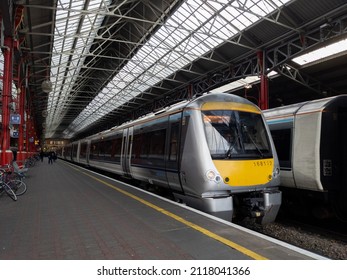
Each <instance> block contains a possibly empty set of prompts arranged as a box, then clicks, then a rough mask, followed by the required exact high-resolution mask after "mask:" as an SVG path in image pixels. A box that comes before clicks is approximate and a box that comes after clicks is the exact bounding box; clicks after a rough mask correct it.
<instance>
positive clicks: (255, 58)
mask: <svg viewBox="0 0 347 280" xmlns="http://www.w3.org/2000/svg"><path fill="white" fill-rule="evenodd" d="M15 2H17V4H18V5H22V6H23V7H24V9H25V11H24V19H23V21H22V23H21V27H20V30H19V34H22V35H24V36H25V42H24V43H23V45H22V52H23V53H26V54H27V55H28V57H30V61H31V69H32V70H31V71H33V74H32V75H31V77H30V80H29V84H28V86H29V87H30V86H31V87H32V92H33V97H32V102H33V109H34V111H35V119H36V120H37V121H38V122H39V126H40V127H42V129H41V133H42V134H43V136H44V138H46V139H47V138H66V139H78V138H80V137H84V136H86V135H90V134H92V133H96V132H99V131H101V130H104V129H107V128H111V127H113V126H117V125H120V124H121V123H123V122H125V121H127V120H131V119H134V118H137V117H139V116H141V115H144V114H147V113H150V112H151V111H153V110H156V109H159V108H161V107H165V106H167V105H169V104H171V103H173V102H175V101H180V100H182V99H188V98H192V97H193V96H195V95H199V94H202V93H203V92H206V91H210V90H212V91H216V90H217V91H218V89H217V88H219V87H221V86H223V87H222V88H221V89H220V90H227V91H229V92H230V91H231V92H232V91H235V93H236V94H238V95H243V96H245V95H247V92H246V90H245V89H247V88H248V89H250V88H251V87H252V84H254V83H257V82H258V81H259V75H260V73H265V74H269V77H270V79H273V81H276V82H274V83H272V84H273V86H272V84H271V83H270V102H272V103H273V105H277V104H276V102H275V101H276V100H281V101H282V103H283V102H285V101H283V100H285V99H286V96H285V95H284V93H283V94H281V93H280V92H279V88H280V87H281V86H280V84H281V83H282V89H283V82H285V81H286V82H287V83H289V79H291V80H298V79H297V76H294V77H293V73H296V74H295V75H298V74H297V73H299V74H300V75H302V72H304V73H305V75H307V76H308V77H309V78H310V79H313V80H318V83H319V84H320V89H319V91H320V92H317V91H318V90H317V89H316V88H314V86H312V84H310V82H308V81H309V80H307V78H306V80H305V79H304V78H303V79H304V82H306V84H308V88H309V89H306V90H307V91H308V92H312V94H311V95H310V97H307V95H305V94H304V95H303V97H302V98H305V97H306V98H319V97H321V96H322V94H324V93H323V92H328V91H329V90H330V89H331V88H333V90H332V92H333V93H332V94H340V93H342V88H343V86H344V85H342V84H341V85H339V88H334V85H333V84H332V82H331V81H329V76H327V74H326V73H327V72H329V71H331V70H330V69H326V68H322V69H320V68H319V67H321V66H319V67H317V66H316V67H313V66H312V65H313V64H317V63H314V62H315V61H316V60H317V53H313V51H314V50H315V51H316V52H318V49H320V47H322V46H326V45H330V44H331V43H335V42H338V41H340V40H343V39H345V37H346V34H345V30H346V25H345V23H346V21H345V18H344V15H345V14H346V11H347V3H346V1H344V0H332V1H314V0H296V1H293V0H233V1H228V0H205V1H202V0H185V1H182V0H153V1H149V0H136V1H135V0H134V1H132V0H113V1H112V0H56V1H43V0H32V1H15ZM47 2H51V3H47ZM339 24H341V25H339ZM338 25H339V26H338ZM324 32H325V33H327V34H326V35H325V33H324ZM329 32H330V35H329ZM322 34H323V35H322ZM322 36H323V37H322ZM346 44H347V43H346V41H342V47H341V45H340V46H339V47H337V49H338V51H335V52H334V51H332V52H330V53H329V54H328V55H327V54H321V51H319V52H320V55H321V57H320V61H322V60H326V57H327V56H329V57H330V58H331V59H338V57H341V56H342V55H345V52H346V51H345V50H344V46H345V45H346ZM309 52H310V53H311V57H312V55H313V57H314V58H313V59H311V60H310V61H308V59H310V58H307V57H304V56H301V55H302V54H305V53H309ZM312 53H313V54H312ZM261 58H262V59H263V60H262V61H260V60H261ZM295 59H296V60H295ZM300 59H301V60H300ZM341 63H342V62H339V63H337V66H336V67H340V69H343V66H345V64H343V65H342V64H341ZM335 65H336V64H335ZM310 67H313V68H310ZM305 69H307V71H306V72H305ZM310 69H314V70H310ZM344 69H346V68H344ZM310 71H311V72H310ZM319 71H320V72H319ZM324 71H325V72H324ZM46 72H47V73H46ZM270 73H271V74H270ZM315 74H316V75H315ZM324 75H325V76H324ZM339 75H340V76H343V75H344V73H343V70H340V72H339ZM286 76H287V77H286ZM288 76H292V77H288ZM337 76H338V75H335V76H334V77H337ZM271 77H272V78H271ZM277 77H279V78H277ZM284 77H285V78H284ZM305 77H306V76H305ZM47 79H48V80H49V81H50V82H51V83H52V89H51V90H50V92H49V93H48V94H47V93H46V94H45V93H43V92H42V89H40V88H39V85H42V82H43V81H45V80H47ZM341 80H342V78H341ZM235 81H237V82H238V84H236V86H235V83H232V82H235ZM291 82H292V83H295V82H294V81H291ZM297 82H298V83H299V84H300V83H301V85H303V84H304V82H303V81H302V80H301V81H297ZM335 82H338V81H335ZM231 85H233V86H231ZM306 86H307V85H306ZM310 86H311V88H310ZM323 88H324V90H323ZM253 90H254V88H253ZM296 92H298V91H296ZM248 94H249V95H252V94H253V95H254V93H252V91H251V90H250V91H248ZM286 94H289V93H288V92H287V93H286ZM329 94H330V92H329ZM246 97H247V96H246ZM252 97H253V96H252ZM253 98H254V97H253ZM271 98H272V99H271ZM295 100H300V98H293V97H291V98H288V102H294V101H295ZM270 105H271V104H270Z"/></svg>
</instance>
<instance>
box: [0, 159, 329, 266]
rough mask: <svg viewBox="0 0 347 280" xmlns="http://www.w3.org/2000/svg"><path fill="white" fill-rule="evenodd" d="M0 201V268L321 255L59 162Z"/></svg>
mask: <svg viewBox="0 0 347 280" xmlns="http://www.w3.org/2000/svg"><path fill="white" fill-rule="evenodd" d="M25 180H26V183H27V185H28V190H27V192H26V193H25V194H24V195H22V196H19V197H18V200H17V201H12V200H11V199H10V198H9V197H8V196H6V194H3V195H2V196H1V197H0V227H1V231H0V232H1V238H0V259H1V260H107V259H109V260H253V259H255V260H258V259H269V260H313V259H324V257H321V256H319V255H316V254H314V253H311V252H308V251H305V250H302V249H300V248H297V247H294V246H291V245H288V244H286V243H282V242H278V241H276V240H274V239H272V238H268V237H266V236H263V235H261V234H258V233H255V232H253V231H249V230H245V229H243V228H241V227H239V226H237V225H235V224H233V223H229V222H226V221H223V220H220V219H218V218H215V217H212V216H210V215H207V214H205V213H202V212H200V211H197V210H194V209H191V208H189V207H187V206H184V205H180V204H178V203H175V202H172V201H170V200H167V199H165V198H161V197H158V196H156V195H153V194H151V193H148V192H145V191H143V190H140V189H138V188H135V187H132V186H130V185H127V184H125V183H122V182H119V181H116V180H114V179H110V178H107V177H105V176H102V175H99V174H96V173H93V172H91V171H88V170H86V169H83V168H80V167H78V166H75V165H71V164H69V163H67V162H65V161H62V160H60V159H58V160H57V161H56V162H54V163H53V164H48V161H47V158H45V159H44V162H37V164H36V165H35V166H34V167H32V168H30V170H29V172H28V175H27V178H26V179H25Z"/></svg>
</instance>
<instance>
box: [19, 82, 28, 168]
mask: <svg viewBox="0 0 347 280" xmlns="http://www.w3.org/2000/svg"><path fill="white" fill-rule="evenodd" d="M24 108H25V86H23V85H22V83H20V96H19V114H20V125H19V130H18V134H19V135H18V153H17V160H18V161H23V160H25V159H26V158H27V157H26V154H27V153H26V150H25V147H24V122H25V119H24Z"/></svg>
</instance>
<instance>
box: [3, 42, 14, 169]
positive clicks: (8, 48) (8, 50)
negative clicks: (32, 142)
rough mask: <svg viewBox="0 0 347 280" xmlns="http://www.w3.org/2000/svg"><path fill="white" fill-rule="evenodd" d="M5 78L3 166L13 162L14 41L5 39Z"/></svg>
mask: <svg viewBox="0 0 347 280" xmlns="http://www.w3.org/2000/svg"><path fill="white" fill-rule="evenodd" d="M4 46H5V47H4V50H3V55H4V78H3V88H2V145H1V164H2V165H4V164H8V163H10V162H11V161H12V157H13V155H12V151H11V150H10V130H9V123H10V107H9V105H10V101H11V92H12V70H13V69H12V67H13V63H12V57H13V39H12V38H11V37H5V38H4Z"/></svg>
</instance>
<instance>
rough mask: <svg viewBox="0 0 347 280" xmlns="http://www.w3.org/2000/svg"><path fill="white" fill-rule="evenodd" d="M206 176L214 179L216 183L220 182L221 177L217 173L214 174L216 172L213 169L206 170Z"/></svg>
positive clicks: (211, 179)
mask: <svg viewBox="0 0 347 280" xmlns="http://www.w3.org/2000/svg"><path fill="white" fill-rule="evenodd" d="M206 177H207V179H208V180H210V181H215V182H217V183H220V182H221V180H222V178H221V177H220V176H219V175H218V174H216V172H214V171H213V170H209V171H207V172H206Z"/></svg>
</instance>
